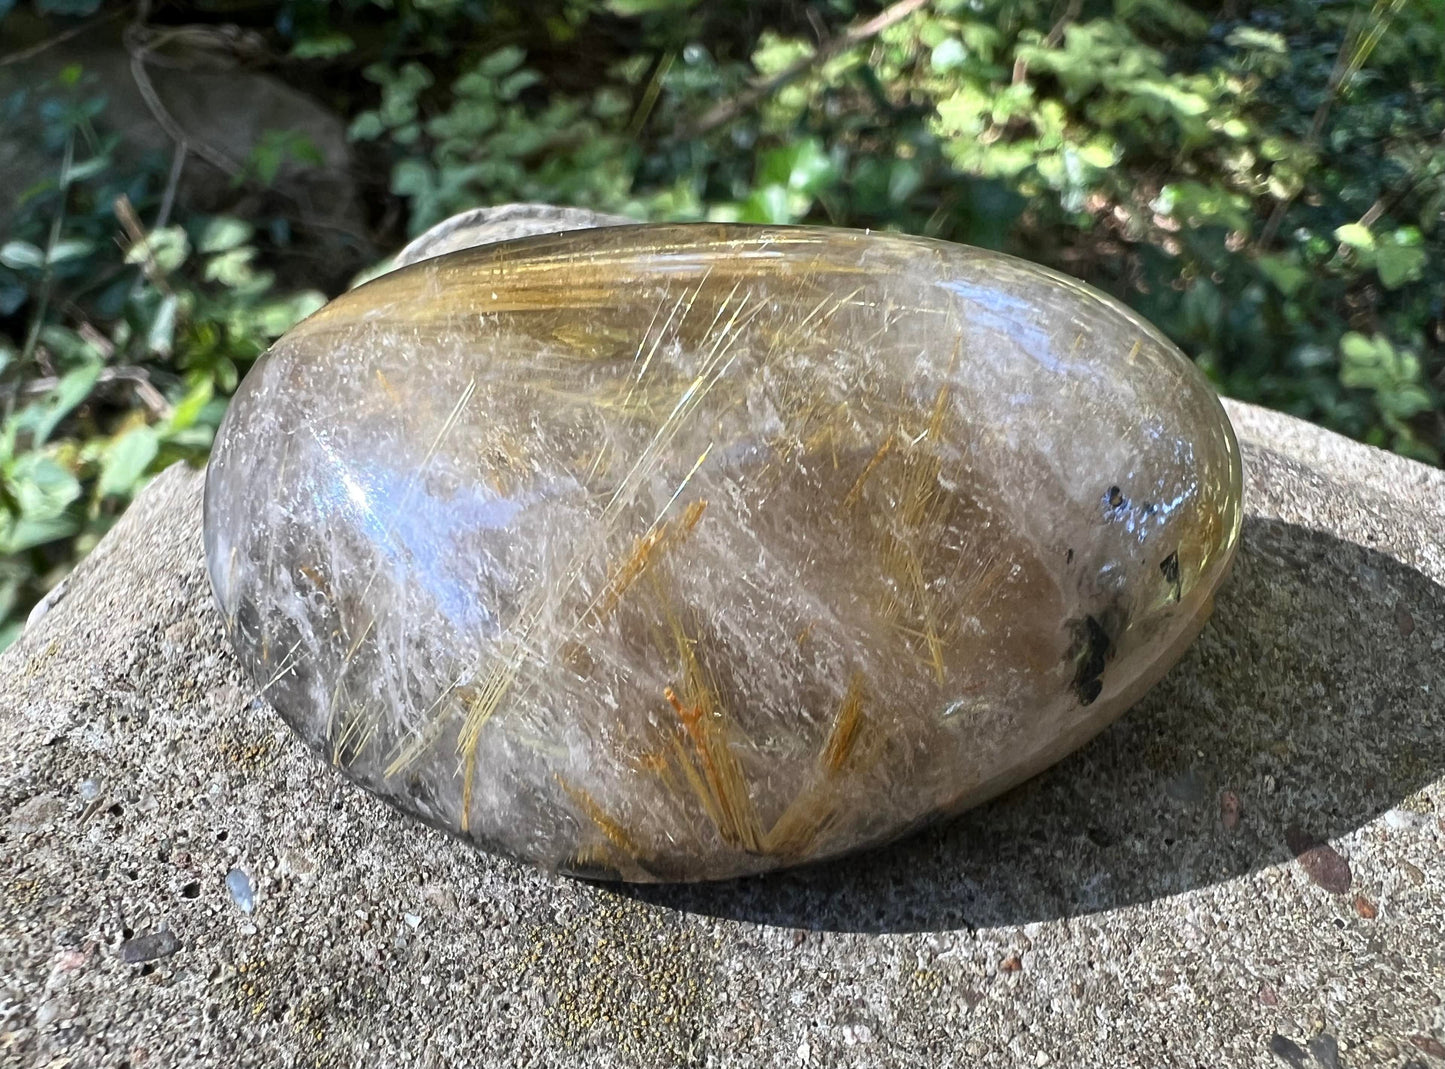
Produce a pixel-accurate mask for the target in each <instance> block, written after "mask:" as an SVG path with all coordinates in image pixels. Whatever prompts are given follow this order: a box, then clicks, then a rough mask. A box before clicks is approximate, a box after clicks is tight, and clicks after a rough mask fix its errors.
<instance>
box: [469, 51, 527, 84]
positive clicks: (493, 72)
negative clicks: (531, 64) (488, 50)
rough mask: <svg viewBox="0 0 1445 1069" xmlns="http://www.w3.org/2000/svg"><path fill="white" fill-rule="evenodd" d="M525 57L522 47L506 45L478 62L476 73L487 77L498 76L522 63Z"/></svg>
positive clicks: (510, 71)
mask: <svg viewBox="0 0 1445 1069" xmlns="http://www.w3.org/2000/svg"><path fill="white" fill-rule="evenodd" d="M526 58H527V53H526V51H525V50H524V49H522V48H519V47H518V46H517V45H507V47H506V48H499V49H497V50H496V51H495V52H493V53H492V54H491V55H489V56H487V57H486V58H484V59H483V60H482V61H481V62H480V63H478V64H477V73H478V74H481V75H484V76H485V77H488V78H500V77H501V76H502V75H504V74H511V73H512V72H513V71H514V70H516V69H517V68H518V67H520V66H521V65H522V60H524V59H526Z"/></svg>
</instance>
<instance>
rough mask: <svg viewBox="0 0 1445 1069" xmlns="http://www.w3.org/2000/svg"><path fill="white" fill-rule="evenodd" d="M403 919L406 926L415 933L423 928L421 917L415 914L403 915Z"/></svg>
mask: <svg viewBox="0 0 1445 1069" xmlns="http://www.w3.org/2000/svg"><path fill="white" fill-rule="evenodd" d="M401 919H402V920H404V921H406V926H407V927H408V928H411V929H412V930H413V931H415V930H416V929H417V928H419V927H420V926H421V917H420V916H418V915H417V914H415V913H406V914H403V915H402V918H401Z"/></svg>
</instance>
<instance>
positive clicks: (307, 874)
mask: <svg viewBox="0 0 1445 1069" xmlns="http://www.w3.org/2000/svg"><path fill="white" fill-rule="evenodd" d="M1229 411H1230V415H1231V417H1232V418H1233V419H1234V421H1235V423H1236V426H1237V427H1238V428H1239V430H1240V435H1241V440H1242V443H1243V447H1244V451H1245V463H1246V471H1247V475H1248V482H1249V485H1248V497H1247V504H1248V509H1249V519H1248V520H1247V522H1246V525H1245V531H1244V539H1243V544H1242V550H1241V554H1240V558H1239V561H1238V564H1237V566H1236V569H1235V572H1234V574H1233V576H1232V577H1231V579H1230V580H1229V581H1228V582H1227V583H1226V585H1225V587H1224V589H1223V590H1222V591H1221V593H1220V596H1219V599H1218V604H1217V608H1216V612H1215V615H1214V618H1213V620H1212V622H1211V623H1210V625H1209V626H1208V627H1207V628H1206V630H1205V632H1204V634H1203V636H1202V637H1201V639H1200V641H1199V642H1198V643H1197V644H1196V645H1195V646H1194V647H1193V649H1192V650H1191V651H1190V652H1189V654H1188V655H1187V656H1186V657H1185V658H1184V660H1183V661H1182V662H1181V663H1180V664H1179V665H1178V666H1177V667H1176V668H1175V670H1174V671H1173V672H1171V673H1170V675H1169V676H1168V678H1167V679H1166V680H1165V681H1164V682H1163V683H1162V684H1161V685H1160V686H1159V687H1157V688H1156V689H1155V690H1154V691H1153V692H1151V694H1150V695H1149V696H1148V697H1147V698H1146V699H1145V700H1144V701H1143V702H1142V703H1141V704H1140V705H1139V706H1137V707H1136V708H1135V709H1134V710H1132V711H1131V712H1129V713H1128V714H1126V715H1125V716H1124V718H1123V719H1122V720H1121V721H1119V722H1118V723H1117V724H1116V725H1115V726H1114V727H1112V728H1111V729H1109V730H1108V731H1107V732H1105V733H1104V735H1102V736H1101V737H1100V738H1099V739H1098V740H1096V741H1095V742H1094V743H1092V744H1090V745H1089V746H1086V747H1085V748H1084V749H1083V750H1081V751H1080V752H1078V753H1076V754H1075V755H1073V756H1072V757H1070V758H1068V759H1066V760H1065V761H1063V762H1061V763H1060V764H1059V765H1057V766H1055V767H1054V768H1053V769H1051V770H1050V771H1049V772H1047V773H1045V774H1044V775H1042V776H1040V777H1038V778H1037V779H1035V780H1033V781H1031V782H1029V783H1028V784H1026V785H1025V786H1023V787H1022V788H1019V789H1018V790H1015V791H1013V792H1012V793H1010V794H1008V795H1007V796H1005V797H1004V798H1002V799H1000V800H998V801H996V802H994V803H991V804H989V805H987V806H985V807H983V808H981V809H978V810H975V811H973V812H971V813H969V814H967V815H965V816H964V817H963V818H961V819H959V820H957V821H955V822H953V823H952V824H949V825H947V826H946V827H943V828H939V829H935V830H932V831H929V832H925V833H924V834H922V835H919V836H916V837H914V838H912V839H909V840H907V841H905V842H903V843H900V844H898V845H896V846H894V847H891V848H889V849H886V850H882V851H878V852H875V853H873V854H868V855H864V856H862V857H858V858H854V859H851V860H848V861H844V862H840V863H836V864H831V865H825V866H821V867H818V868H814V869H810V870H805V871H801V872H794V873H790V874H784V875H781V876H775V877H768V878H763V879H755V880H749V881H743V882H738V883H731V884H722V885H715V886H703V887H685V888H667V887H663V888H648V889H635V888H634V889H627V890H624V889H619V888H615V887H609V886H597V885H591V884H586V883H581V882H577V881H570V880H566V879H559V878H554V877H550V876H547V875H544V874H541V873H538V872H534V871H532V870H529V869H525V868H522V867H520V866H517V865H514V864H511V863H509V862H506V861H501V860H497V859H494V858H491V857H488V856H486V855H482V854H478V853H476V852H474V851H473V850H471V849H469V848H467V847H465V846H463V845H461V844H459V843H457V842H455V841H453V840H450V839H448V838H446V837H444V836H442V835H440V834H438V833H436V832H433V831H431V830H428V829H426V828H423V827H421V826H419V825H417V824H415V823H414V822H412V821H410V820H408V819H406V818H404V817H401V816H399V815H398V814H396V813H394V812H392V811H391V810H389V809H388V808H386V807H385V806H384V805H382V804H381V803H379V802H377V801H375V800H374V799H372V798H371V797H369V796H367V795H365V794H363V793H362V792H360V791H359V790H357V789H355V788H352V787H351V786H349V785H348V784H347V783H346V782H345V781H344V780H342V778H341V777H340V776H339V775H338V774H336V773H335V772H333V771H332V770H330V769H328V768H326V767H324V766H322V765H320V764H318V763H317V762H316V761H315V759H314V758H312V757H311V756H310V754H309V753H307V752H306V751H305V750H304V749H303V748H302V747H301V746H300V744H299V743H297V742H296V741H295V740H294V739H293V738H292V737H291V735H290V733H289V731H288V730H287V729H286V728H285V727H284V725H283V724H282V723H281V721H280V719H279V718H278V717H276V716H275V714H274V713H272V712H271V711H270V709H269V708H267V707H266V706H265V704H264V702H263V701H261V700H259V698H258V696H257V695H256V692H255V689H254V687H252V686H251V685H250V684H249V683H248V682H247V681H246V680H245V679H243V678H242V676H241V675H240V673H239V672H238V670H237V667H236V665H235V662H234V660H233V658H232V657H231V654H230V653H229V651H228V650H227V648H226V646H225V644H224V642H223V640H222V637H221V633H220V627H219V621H218V619H217V617H216V613H215V611H214V610H213V608H212V605H211V599H210V592H209V589H208V585H207V582H206V578H205V574H204V571H203V567H202V558H201V536H200V508H199V491H200V486H201V477H200V475H199V474H198V473H194V472H189V471H186V470H184V469H182V468H174V469H172V470H170V471H168V472H167V473H165V474H164V475H163V476H161V477H160V478H158V479H157V480H156V481H155V482H154V483H153V484H152V486H151V487H150V488H149V489H148V490H147V491H146V492H145V493H144V494H143V495H142V496H141V497H140V499H139V500H138V501H137V502H136V503H135V504H134V505H133V506H132V508H131V510H130V511H129V512H128V513H127V514H126V516H125V517H124V518H123V519H122V520H121V521H120V523H119V524H117V526H116V528H115V529H114V530H113V531H112V532H111V534H110V535H109V536H108V537H107V538H106V539H105V540H104V541H103V542H102V544H101V545H100V547H98V548H97V550H96V552H95V553H94V554H92V555H91V556H90V557H89V558H88V559H87V560H86V561H85V562H84V563H83V564H82V566H81V567H80V569H79V570H78V571H77V573H76V574H75V576H74V577H73V579H72V581H71V583H70V585H69V587H68V589H67V593H66V595H65V596H64V597H63V598H62V599H61V600H60V601H59V602H58V603H57V604H56V606H55V607H54V608H53V610H52V611H51V612H50V613H49V614H48V615H47V616H46V617H45V618H44V619H43V620H41V621H40V622H39V623H38V624H37V625H36V626H35V627H34V628H32V629H31V630H30V631H29V632H28V633H27V634H26V635H25V637H24V638H23V639H22V640H21V641H20V642H18V643H17V644H16V645H15V646H14V647H13V648H12V649H10V650H9V651H7V652H6V653H5V654H4V655H3V656H0V829H3V831H0V861H3V865H4V869H5V878H4V880H3V883H0V932H3V935H0V977H3V978H4V979H3V980H0V983H3V985H4V986H3V991H0V1052H3V1054H4V1059H0V1060H5V1061H6V1062H7V1064H9V1062H10V1061H11V1060H13V1059H18V1064H22V1065H36V1066H44V1065H50V1064H53V1063H55V1062H60V1063H62V1064H72V1065H119V1064H121V1063H122V1062H125V1063H128V1064H129V1065H131V1066H133V1067H139V1066H142V1065H155V1066H186V1065H217V1064H224V1065H228V1066H248V1065H258V1066H260V1065H267V1066H270V1065H277V1064H301V1063H303V1062H304V1063H306V1064H315V1065H336V1066H351V1065H358V1064H382V1065H390V1064H396V1065H402V1064H405V1065H420V1066H443V1065H464V1066H478V1065H499V1066H500V1065H506V1066H512V1065H539V1066H541V1065H546V1066H550V1065H559V1066H561V1065H567V1066H571V1065H577V1064H585V1065H618V1066H633V1065H637V1066H649V1067H651V1066H663V1065H694V1064H696V1065H718V1066H729V1067H732V1066H767V1067H773V1066H784V1065H789V1066H791V1065H814V1066H848V1065H859V1066H865V1065H866V1066H883V1065H887V1066H893V1065H898V1066H903V1065H936V1064H972V1063H975V1062H988V1063H992V1062H1007V1063H1018V1064H1033V1065H1045V1064H1058V1065H1135V1064H1138V1065H1192V1064H1201V1065H1204V1064H1207V1065H1211V1066H1254V1065H1260V1066H1264V1065H1271V1064H1285V1063H1290V1064H1296V1065H1303V1066H1309V1065H1312V1064H1318V1065H1320V1066H1328V1065H1331V1064H1333V1063H1332V1062H1330V1061H1329V1060H1328V1057H1329V1051H1330V1049H1331V1044H1333V1045H1334V1046H1335V1047H1337V1048H1338V1050H1339V1052H1340V1055H1339V1057H1340V1063H1341V1064H1344V1065H1348V1066H1350V1067H1352V1069H1358V1067H1361V1066H1374V1065H1387V1066H1405V1065H1407V1064H1418V1065H1433V1064H1440V1063H1441V1059H1439V1058H1438V1057H1437V1056H1436V1055H1437V1054H1438V1052H1439V1051H1440V1050H1441V1048H1440V1046H1439V1045H1438V1044H1440V1043H1441V1042H1442V1041H1445V1006H1442V1003H1441V996H1440V993H1441V992H1442V991H1445V941H1442V940H1441V939H1440V938H1439V933H1440V932H1441V931H1445V894H1442V891H1441V888H1442V887H1445V780H1442V774H1445V691H1442V689H1441V686H1442V674H1441V670H1440V667H1439V666H1440V665H1441V664H1442V663H1445V561H1442V558H1441V542H1442V534H1445V518H1442V507H1445V506H1442V502H1445V475H1442V473H1440V472H1437V471H1433V470H1431V469H1427V468H1424V467H1422V466H1420V465H1416V464H1412V463H1411V462H1409V461H1404V460H1400V459H1399V458H1395V457H1391V456H1388V455H1386V454H1384V453H1381V452H1379V451H1378V450H1373V449H1369V448H1368V447H1364V446H1359V445H1356V444H1354V443H1351V442H1348V441H1346V440H1344V439H1342V438H1339V437H1338V436H1335V435H1331V434H1328V433H1327V432H1323V431H1320V430H1318V429H1315V428H1312V427H1310V426H1308V425H1306V424H1302V423H1299V422H1297V421H1295V420H1292V419H1290V418H1289V417H1284V416H1279V415H1275V414H1271V413H1265V412H1262V411H1260V410H1258V409H1254V408H1251V407H1250V406H1247V405H1240V404H1231V405H1230V406H1229ZM1324 843H1327V844H1329V845H1328V846H1323V845H1320V844H1324ZM1295 853H1302V854H1303V860H1302V861H1297V860H1295V859H1294V857H1293V855H1294V854H1295ZM233 869H239V870H241V871H243V872H244V873H246V874H247V877H248V879H249V882H250V884H251V885H252V887H253V888H254V893H255V908H254V912H250V913H248V912H244V911H243V910H242V908H241V907H240V906H239V905H238V904H237V902H236V901H235V900H234V899H233V897H232V895H231V893H230V891H229V890H228V886H227V875H228V873H230V872H231V870H233ZM160 931H166V932H169V933H170V934H171V935H172V936H174V938H173V939H172V938H168V937H165V936H159V937H157V936H156V935H155V933H157V932H160ZM152 955H158V956H152ZM1271 1050H1274V1051H1276V1052H1278V1057H1279V1058H1283V1059H1284V1061H1283V1062H1280V1061H1276V1060H1275V1058H1276V1055H1275V1054H1271ZM1310 1050H1313V1051H1316V1052H1318V1057H1315V1056H1314V1055H1311V1054H1308V1053H1306V1051H1310ZM1296 1052H1298V1054H1296ZM1312 1058H1314V1061H1313V1062H1312V1061H1311V1059H1312ZM66 1059H69V1062H66ZM1292 1059H1295V1060H1293V1061H1291V1060H1292ZM1320 1059H1323V1060H1320ZM1412 1059H1413V1060H1414V1061H1413V1062H1412ZM1432 1059H1433V1060H1432Z"/></svg>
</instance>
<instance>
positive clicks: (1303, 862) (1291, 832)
mask: <svg viewBox="0 0 1445 1069" xmlns="http://www.w3.org/2000/svg"><path fill="white" fill-rule="evenodd" d="M1284 835H1285V841H1286V842H1287V843H1288V844H1289V848H1290V851H1291V852H1292V853H1293V854H1294V855H1295V857H1296V859H1297V860H1298V861H1299V863H1300V868H1302V869H1304V873H1305V875H1306V876H1308V877H1309V878H1310V880H1312V881H1313V882H1314V883H1316V884H1317V885H1319V886H1320V887H1323V888H1324V889H1325V890H1326V891H1329V892H1330V893H1331V894H1336V895H1342V894H1344V893H1345V892H1346V891H1348V890H1349V889H1350V863H1349V862H1348V861H1346V860H1345V859H1344V857H1342V856H1341V855H1340V853H1339V852H1338V851H1337V850H1336V849H1335V848H1334V847H1332V846H1330V844H1329V843H1322V842H1320V841H1319V840H1318V839H1316V838H1314V837H1313V836H1312V835H1310V834H1308V833H1307V832H1304V831H1302V830H1301V829H1299V828H1297V827H1290V828H1289V829H1288V830H1286V831H1285V833H1284Z"/></svg>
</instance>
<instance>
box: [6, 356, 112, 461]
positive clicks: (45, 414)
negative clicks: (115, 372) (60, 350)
mask: <svg viewBox="0 0 1445 1069" xmlns="http://www.w3.org/2000/svg"><path fill="white" fill-rule="evenodd" d="M99 378H100V361H98V360H97V361H91V362H88V363H85V364H82V365H81V366H80V367H78V368H75V369H74V370H73V371H69V372H67V373H66V374H64V375H62V376H61V377H60V381H59V382H57V383H56V384H55V386H54V387H53V388H52V389H51V390H50V392H49V393H47V394H45V396H43V397H42V398H41V399H40V400H39V401H36V402H34V403H33V404H31V405H30V406H29V407H28V408H26V409H25V410H24V411H23V412H22V413H21V414H20V417H19V420H18V422H19V424H20V426H21V427H22V428H28V429H29V431H30V444H31V446H32V447H35V446H40V445H43V444H44V443H45V442H46V441H48V440H49V438H50V436H51V434H53V433H54V432H55V428H56V427H57V426H59V425H60V421H61V420H63V419H64V418H65V417H66V416H68V415H69V414H70V412H71V410H72V409H74V408H75V406H76V405H78V404H80V403H81V402H82V401H84V400H85V399H86V398H87V397H89V396H90V391H91V390H92V389H94V387H95V383H96V380H97V379H99Z"/></svg>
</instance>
